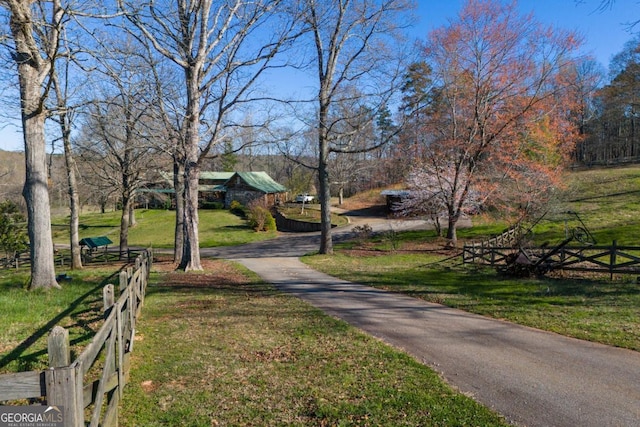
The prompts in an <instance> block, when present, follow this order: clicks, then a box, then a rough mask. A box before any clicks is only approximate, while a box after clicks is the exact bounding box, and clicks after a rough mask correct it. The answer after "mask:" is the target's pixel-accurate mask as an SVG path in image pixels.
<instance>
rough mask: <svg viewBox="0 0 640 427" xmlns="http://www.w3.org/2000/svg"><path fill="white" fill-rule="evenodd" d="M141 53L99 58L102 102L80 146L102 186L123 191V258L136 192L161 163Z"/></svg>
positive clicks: (121, 51)
mask: <svg viewBox="0 0 640 427" xmlns="http://www.w3.org/2000/svg"><path fill="white" fill-rule="evenodd" d="M138 48H139V46H137V45H132V44H125V45H124V46H121V47H118V48H115V49H114V48H113V46H112V48H111V49H110V51H103V52H102V54H101V55H99V56H100V60H99V64H98V65H97V67H96V77H97V78H98V79H99V80H100V83H99V86H98V90H97V91H96V92H98V93H100V91H102V94H101V95H102V96H101V97H96V98H95V99H93V100H92V104H91V106H90V107H89V108H88V112H87V113H88V118H87V120H86V123H85V125H84V127H85V130H84V132H83V135H82V138H81V139H79V141H78V144H79V146H80V148H81V153H82V157H83V159H85V160H86V161H87V162H88V163H89V164H90V165H92V166H93V168H92V169H93V173H94V174H95V175H96V176H98V177H99V178H100V181H101V184H102V185H103V186H106V187H111V188H113V189H114V190H117V191H118V196H119V202H120V205H121V212H122V214H121V217H120V255H121V256H124V255H125V254H126V252H127V250H128V233H129V227H130V226H133V225H134V216H133V215H132V212H133V210H134V203H135V195H136V192H137V190H138V189H140V188H141V187H142V185H143V184H144V182H145V181H146V180H147V179H148V175H149V171H154V167H153V165H154V163H155V162H156V160H158V159H157V158H156V156H154V154H155V153H156V150H155V147H154V144H153V142H154V141H155V140H156V139H157V135H156V134H155V131H156V126H155V123H154V122H155V119H156V117H157V114H156V105H157V102H156V98H155V91H154V86H153V81H152V80H151V79H148V74H149V71H150V70H149V68H148V62H147V59H146V58H145V57H144V55H139V54H138Z"/></svg>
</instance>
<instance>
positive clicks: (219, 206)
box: [202, 202, 224, 209]
mask: <svg viewBox="0 0 640 427" xmlns="http://www.w3.org/2000/svg"><path fill="white" fill-rule="evenodd" d="M202 209H224V203H222V202H203V203H202Z"/></svg>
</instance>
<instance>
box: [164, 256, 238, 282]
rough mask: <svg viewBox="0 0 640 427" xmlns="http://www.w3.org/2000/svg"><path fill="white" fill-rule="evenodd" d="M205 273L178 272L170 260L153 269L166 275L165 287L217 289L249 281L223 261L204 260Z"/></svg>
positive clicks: (202, 261) (165, 260) (167, 259)
mask: <svg viewBox="0 0 640 427" xmlns="http://www.w3.org/2000/svg"><path fill="white" fill-rule="evenodd" d="M201 264H202V268H203V271H190V272H186V273H185V272H184V271H176V266H177V265H176V263H174V262H173V261H172V260H171V259H169V258H164V259H163V258H159V259H158V260H156V261H154V263H153V269H154V270H155V271H158V272H162V273H165V275H164V278H163V280H162V285H163V286H185V285H186V286H189V287H217V286H234V285H246V284H248V283H250V282H249V279H247V277H246V276H245V275H244V274H242V273H241V272H239V271H238V270H237V269H236V268H235V267H234V266H233V265H231V264H230V263H228V262H227V261H223V260H213V259H202V260H201Z"/></svg>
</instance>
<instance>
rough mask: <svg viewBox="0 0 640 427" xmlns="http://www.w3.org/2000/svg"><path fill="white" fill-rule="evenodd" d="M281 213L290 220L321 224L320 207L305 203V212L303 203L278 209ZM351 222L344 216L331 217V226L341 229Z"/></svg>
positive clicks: (334, 215)
mask: <svg viewBox="0 0 640 427" xmlns="http://www.w3.org/2000/svg"><path fill="white" fill-rule="evenodd" d="M278 210H279V211H280V213H282V214H283V215H284V216H286V217H287V218H289V219H293V220H297V221H306V222H315V223H319V222H320V205H314V204H312V205H307V204H306V203H305V205H304V210H302V203H300V204H296V205H289V206H286V207H281V208H278ZM348 223H349V220H348V219H347V218H346V217H344V216H342V215H336V214H332V215H331V224H333V225H335V226H338V227H341V226H344V225H347V224H348Z"/></svg>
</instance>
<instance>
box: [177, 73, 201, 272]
mask: <svg viewBox="0 0 640 427" xmlns="http://www.w3.org/2000/svg"><path fill="white" fill-rule="evenodd" d="M197 65H198V64H196V66H191V65H189V66H188V67H187V68H186V69H185V81H186V83H187V108H186V118H187V122H186V138H185V147H184V148H185V150H184V154H185V164H184V172H185V173H184V186H185V187H184V189H185V191H184V227H183V228H184V244H183V247H182V259H181V260H180V264H179V266H178V269H180V270H184V271H191V270H202V264H201V263H200V239H199V236H198V222H199V219H198V183H199V182H198V181H199V179H200V165H199V163H198V161H199V155H200V148H199V143H200V132H199V126H200V121H199V119H200V108H199V103H200V100H201V98H202V93H201V91H200V87H199V82H198V79H197V76H198V74H199V72H198V66H197ZM200 66H202V64H201V63H200Z"/></svg>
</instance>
